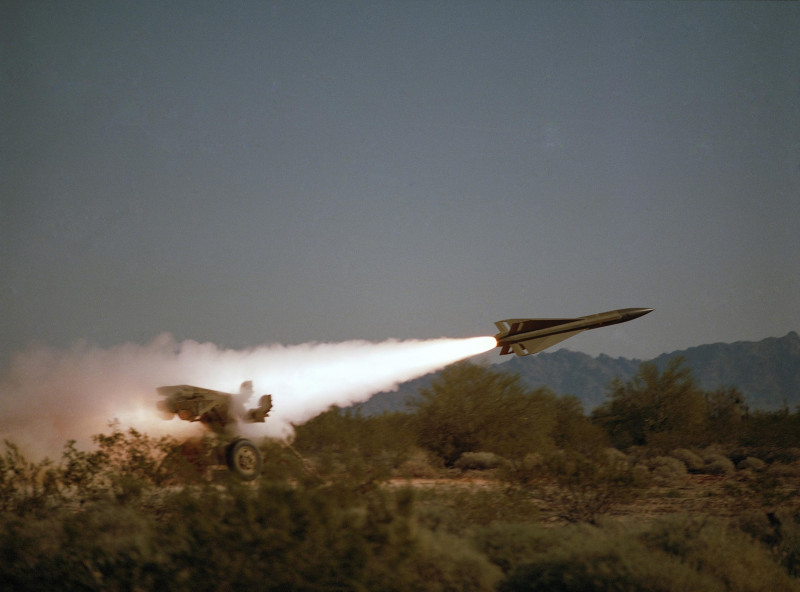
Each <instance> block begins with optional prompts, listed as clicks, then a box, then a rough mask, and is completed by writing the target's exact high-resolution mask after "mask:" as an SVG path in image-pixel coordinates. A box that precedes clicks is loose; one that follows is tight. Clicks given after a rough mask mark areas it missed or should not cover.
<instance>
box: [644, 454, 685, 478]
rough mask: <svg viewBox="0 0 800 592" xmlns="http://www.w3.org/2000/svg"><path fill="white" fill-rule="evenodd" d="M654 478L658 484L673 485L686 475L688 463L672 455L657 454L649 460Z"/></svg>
mask: <svg viewBox="0 0 800 592" xmlns="http://www.w3.org/2000/svg"><path fill="white" fill-rule="evenodd" d="M647 464H648V467H649V468H650V472H651V475H652V478H653V480H654V481H655V483H656V484H658V485H672V484H673V483H675V482H676V481H680V480H681V479H683V478H685V477H686V465H685V464H683V462H681V461H680V460H678V459H677V458H673V457H671V456H656V457H653V458H651V459H649V460H648V461H647Z"/></svg>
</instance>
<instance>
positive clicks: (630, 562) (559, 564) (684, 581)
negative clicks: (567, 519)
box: [480, 525, 720, 592]
mask: <svg viewBox="0 0 800 592" xmlns="http://www.w3.org/2000/svg"><path fill="white" fill-rule="evenodd" d="M517 534H518V536H519V538H518V539H517V540H516V541H513V542H511V541H509V540H508V539H507V538H505V540H503V541H501V544H498V541H497V538H496V537H495V538H494V540H492V539H490V541H491V542H492V543H493V548H487V545H486V542H484V544H483V545H482V546H481V547H480V548H482V549H484V550H485V552H486V553H487V554H488V555H489V557H490V558H491V559H493V560H494V561H499V562H500V564H502V565H505V566H506V571H507V572H508V576H507V578H506V579H505V580H504V581H503V582H501V584H500V586H498V590H499V591H501V592H523V591H525V592H527V591H536V592H539V591H541V592H550V591H553V590H559V591H563V592H571V591H575V592H593V591H605V590H653V591H669V592H673V591H674V592H678V591H683V590H705V591H712V590H715V589H716V590H719V589H720V588H719V587H715V586H714V583H715V582H714V581H713V579H712V578H710V577H708V576H707V575H705V574H702V573H698V572H697V571H696V570H693V569H691V568H690V567H689V566H687V565H685V564H684V563H682V562H681V561H680V560H679V559H677V558H671V557H669V556H667V555H665V554H664V553H658V552H654V551H653V550H651V549H649V548H647V546H646V545H644V544H642V542H641V541H640V540H639V539H638V537H637V534H638V533H637V531H636V530H635V529H624V528H615V527H610V526H604V527H602V528H597V527H589V526H588V525H579V526H577V527H576V526H571V527H562V528H557V529H539V530H538V531H536V530H533V529H531V530H529V532H528V533H524V532H520V533H517ZM525 534H527V535H528V536H527V537H526V536H525ZM502 543H505V544H506V545H509V543H510V545H509V546H510V547H511V548H510V549H504V548H503V547H502V546H501V545H502ZM514 564H516V565H514Z"/></svg>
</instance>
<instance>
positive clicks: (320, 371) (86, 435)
mask: <svg viewBox="0 0 800 592" xmlns="http://www.w3.org/2000/svg"><path fill="white" fill-rule="evenodd" d="M496 346H497V343H496V341H495V339H494V338H493V337H475V338H466V339H447V338H442V339H429V340H406V341H398V340H388V341H384V342H380V343H374V342H368V341H347V342H341V343H305V344H300V345H292V346H284V345H278V344H273V345H264V346H260V347H256V348H252V349H245V350H232V349H224V348H220V347H218V346H216V345H214V344H212V343H198V342H195V341H183V342H177V341H176V340H175V339H174V338H173V337H172V336H170V335H161V336H159V337H158V338H156V339H155V340H154V341H153V342H152V343H150V344H148V345H138V344H130V343H128V344H124V345H118V346H115V347H111V348H107V349H103V348H97V347H89V346H86V345H85V344H83V345H77V346H75V347H73V348H71V349H68V350H57V349H53V348H37V349H31V350H28V351H25V352H22V353H20V354H17V355H16V356H15V358H14V359H13V360H12V361H11V364H10V365H9V367H8V369H7V370H6V372H5V373H4V375H3V376H2V377H0V435H2V437H3V438H7V439H9V440H12V441H14V442H15V443H17V444H19V445H20V446H21V447H22V448H23V450H25V451H26V452H28V453H31V452H33V453H36V454H42V455H43V454H46V455H48V456H50V457H58V455H59V454H60V452H61V448H62V446H63V445H64V443H65V442H66V440H68V439H74V440H77V441H78V444H79V445H80V446H87V445H89V443H90V438H91V436H92V435H93V434H98V433H102V432H106V431H107V430H108V422H109V421H111V420H112V419H115V418H116V419H118V420H119V422H120V427H121V428H122V429H127V428H128V427H134V428H136V429H138V430H141V431H143V432H146V433H147V434H150V435H152V436H159V435H164V434H171V435H174V436H175V437H178V438H181V437H187V436H190V435H197V434H199V433H202V428H201V427H199V426H198V425H196V424H191V423H188V422H183V421H180V420H179V419H177V418H176V419H173V420H170V421H165V420H163V419H162V418H161V417H160V415H159V412H158V410H157V408H156V402H157V401H158V395H157V393H156V391H155V388H156V387H157V386H160V385H164V384H196V385H202V386H203V387H206V388H210V389H217V390H221V391H226V392H233V391H235V390H236V389H237V388H238V385H239V384H240V383H241V382H242V381H243V380H252V381H253V386H254V389H255V392H256V393H257V394H256V395H254V397H253V399H254V400H252V401H250V402H249V406H250V407H252V406H254V405H255V404H256V403H257V398H258V395H259V394H261V393H272V395H273V400H274V407H273V410H272V412H271V414H270V417H269V419H268V420H267V422H266V423H265V424H244V425H243V427H245V428H246V432H247V434H246V435H248V436H251V437H257V436H264V435H269V436H275V437H282V436H286V435H288V434H290V433H291V424H292V423H300V422H303V421H305V420H307V419H310V418H311V417H314V416H315V415H317V414H318V413H321V412H322V411H324V410H325V409H327V408H328V407H330V406H331V405H340V406H346V405H350V404H353V403H357V402H361V401H365V400H367V399H368V398H369V397H370V396H371V395H373V394H375V393H377V392H381V391H387V390H394V389H396V388H397V386H398V385H399V384H400V383H401V382H404V381H406V380H411V379H413V378H417V377H419V376H423V375H425V374H427V373H429V372H433V371H435V370H438V369H440V368H442V367H444V366H446V365H448V364H451V363H453V362H457V361H459V360H463V359H465V358H468V357H470V356H474V355H477V354H480V353H483V352H486V351H489V350H490V349H493V348H494V347H496Z"/></svg>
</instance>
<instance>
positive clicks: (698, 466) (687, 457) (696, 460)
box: [670, 448, 705, 473]
mask: <svg viewBox="0 0 800 592" xmlns="http://www.w3.org/2000/svg"><path fill="white" fill-rule="evenodd" d="M670 455H671V456H673V457H674V458H677V459H678V460H680V461H681V462H683V464H684V465H686V468H687V469H688V470H689V472H691V473H700V472H702V471H703V467H705V463H704V462H703V459H702V458H700V455H698V454H695V453H694V452H692V451H691V450H689V449H688V448H676V449H675V450H673V451H672V452H671V453H670Z"/></svg>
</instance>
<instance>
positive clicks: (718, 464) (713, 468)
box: [703, 454, 736, 475]
mask: <svg viewBox="0 0 800 592" xmlns="http://www.w3.org/2000/svg"><path fill="white" fill-rule="evenodd" d="M703 462H704V463H705V466H704V467H703V472H704V473H708V474H709V475H731V474H733V473H734V472H735V471H736V467H735V466H733V461H731V459H729V458H728V457H727V456H723V455H721V454H705V455H704V456H703Z"/></svg>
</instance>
